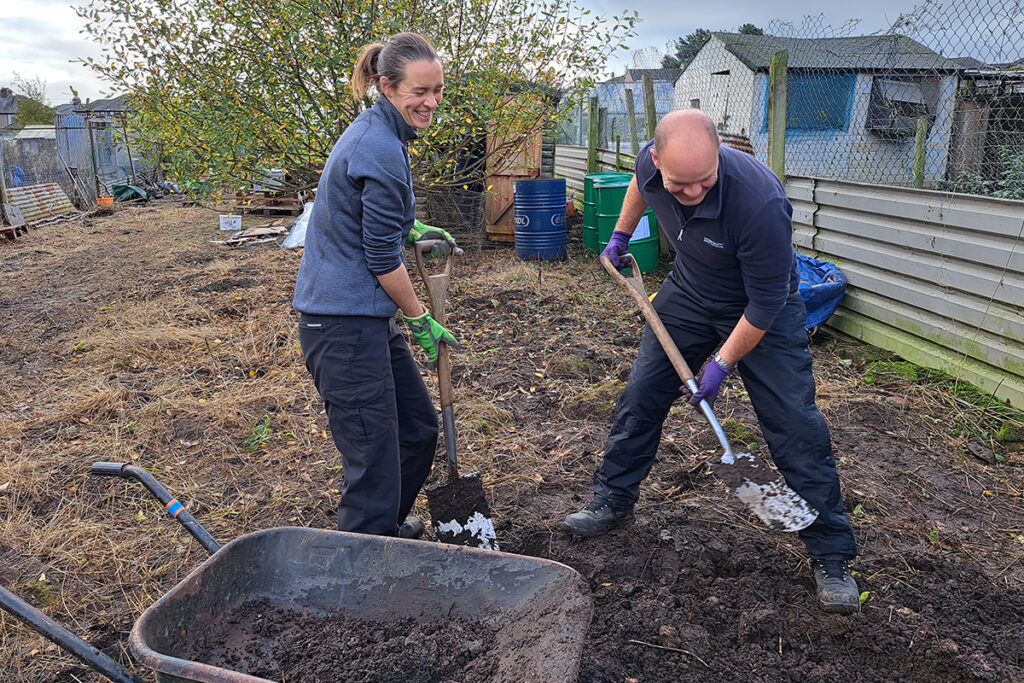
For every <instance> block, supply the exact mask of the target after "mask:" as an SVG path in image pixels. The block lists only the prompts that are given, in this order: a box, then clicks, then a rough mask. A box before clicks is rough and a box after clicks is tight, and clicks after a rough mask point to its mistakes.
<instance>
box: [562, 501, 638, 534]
mask: <svg viewBox="0 0 1024 683" xmlns="http://www.w3.org/2000/svg"><path fill="white" fill-rule="evenodd" d="M632 519H633V508H632V507H630V508H626V509H615V508H613V507H612V506H611V505H609V504H608V503H607V502H606V501H603V500H601V499H599V498H595V499H594V500H593V501H591V503H590V505H588V506H587V507H585V508H583V509H582V510H580V511H579V512H574V513H572V514H571V515H569V516H568V517H566V518H565V525H566V526H567V527H569V529H570V530H571V531H572V532H573V533H575V534H578V535H580V536H596V535H598V534H603V533H604V532H606V531H608V530H609V529H614V528H615V527H617V526H619V525H621V524H625V523H626V522H629V521H630V520H632Z"/></svg>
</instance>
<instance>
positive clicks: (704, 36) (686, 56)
mask: <svg viewBox="0 0 1024 683" xmlns="http://www.w3.org/2000/svg"><path fill="white" fill-rule="evenodd" d="M737 32H739V33H745V34H747V35H751V36H763V35H764V31H763V30H762V29H759V28H758V27H757V26H754V25H753V24H743V25H742V26H740V27H739V28H738V29H737ZM709 40H711V31H709V30H707V29H704V28H699V29H697V30H696V31H694V32H693V33H691V34H689V35H688V36H686V37H685V38H678V39H677V40H676V41H675V42H674V43H669V45H670V49H672V50H674V51H675V52H674V53H673V54H668V55H665V57H664V58H663V59H662V60H661V66H662V68H663V69H685V68H686V67H687V65H689V63H690V62H692V61H693V58H694V57H696V56H697V53H698V52H700V49H701V48H702V47H704V44H705V43H707V42H708V41H709Z"/></svg>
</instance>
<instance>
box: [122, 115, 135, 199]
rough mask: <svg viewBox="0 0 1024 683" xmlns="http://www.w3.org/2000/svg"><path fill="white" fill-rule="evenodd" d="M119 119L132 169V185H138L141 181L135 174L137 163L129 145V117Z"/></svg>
mask: <svg viewBox="0 0 1024 683" xmlns="http://www.w3.org/2000/svg"><path fill="white" fill-rule="evenodd" d="M119 118H120V119H121V129H122V130H123V131H124V149H125V152H127V153H128V165H129V166H130V167H131V169H132V185H138V184H139V181H138V179H137V176H136V174H135V161H134V160H133V159H132V146H131V145H130V144H128V117H127V116H125V115H124V114H122V115H121V116H120V117H119Z"/></svg>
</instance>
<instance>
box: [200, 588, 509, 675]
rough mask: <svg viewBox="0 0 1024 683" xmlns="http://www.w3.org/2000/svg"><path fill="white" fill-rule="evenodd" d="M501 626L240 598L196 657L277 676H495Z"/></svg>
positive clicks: (206, 640) (251, 672)
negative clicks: (383, 617)
mask: <svg viewBox="0 0 1024 683" xmlns="http://www.w3.org/2000/svg"><path fill="white" fill-rule="evenodd" d="M495 633H496V629H495V628H494V627H491V626H488V625H486V624H484V623H482V622H480V621H476V620H467V619H450V620H444V621H432V622H422V623H418V622H415V621H413V620H412V619H399V620H393V621H376V620H367V619H358V618H355V617H352V616H349V615H347V614H342V613H330V614H326V615H324V614H311V613H309V612H307V611H300V610H294V609H290V608H287V607H284V606H281V605H271V604H269V603H267V602H265V601H255V602H249V603H246V604H244V605H242V606H241V607H240V608H239V609H238V610H237V611H233V612H232V616H231V618H230V619H229V620H227V621H226V622H225V623H224V624H223V625H222V627H221V628H218V629H216V630H214V631H212V632H211V633H210V634H209V635H208V636H206V637H204V638H202V639H201V640H199V641H198V642H197V643H196V653H194V654H193V655H191V656H192V657H195V658H198V659H202V660H203V661H205V662H206V663H208V664H213V665H215V666H220V667H224V668H229V669H235V670H240V671H245V672H247V673H250V674H252V675H255V676H260V677H262V678H267V679H270V680H275V681H309V682H316V681H323V682H324V683H328V682H333V681H352V682H355V683H358V682H360V681H367V682H369V681H374V682H375V683H434V682H437V683H440V682H441V681H460V682H462V683H477V682H479V683H483V682H485V681H488V680H491V678H492V676H493V674H494V673H495V670H496V667H497V659H496V658H495V657H493V656H490V655H492V654H493V653H492V645H493V644H494V636H495Z"/></svg>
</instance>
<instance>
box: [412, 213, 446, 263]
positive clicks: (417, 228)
mask: <svg viewBox="0 0 1024 683" xmlns="http://www.w3.org/2000/svg"><path fill="white" fill-rule="evenodd" d="M420 240H439V241H440V242H441V243H440V244H438V245H437V246H435V247H434V248H433V249H432V250H431V251H430V255H431V256H447V255H448V254H450V253H451V252H452V250H453V249H455V248H456V246H457V245H456V244H455V238H453V237H452V236H451V235H450V234H449V233H448V231H447V230H442V229H441V228H435V227H434V226H433V225H427V224H426V223H421V222H419V221H418V220H414V221H413V223H412V230H410V231H409V236H408V237H406V238H405V243H406V244H415V243H416V242H419V241H420Z"/></svg>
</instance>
